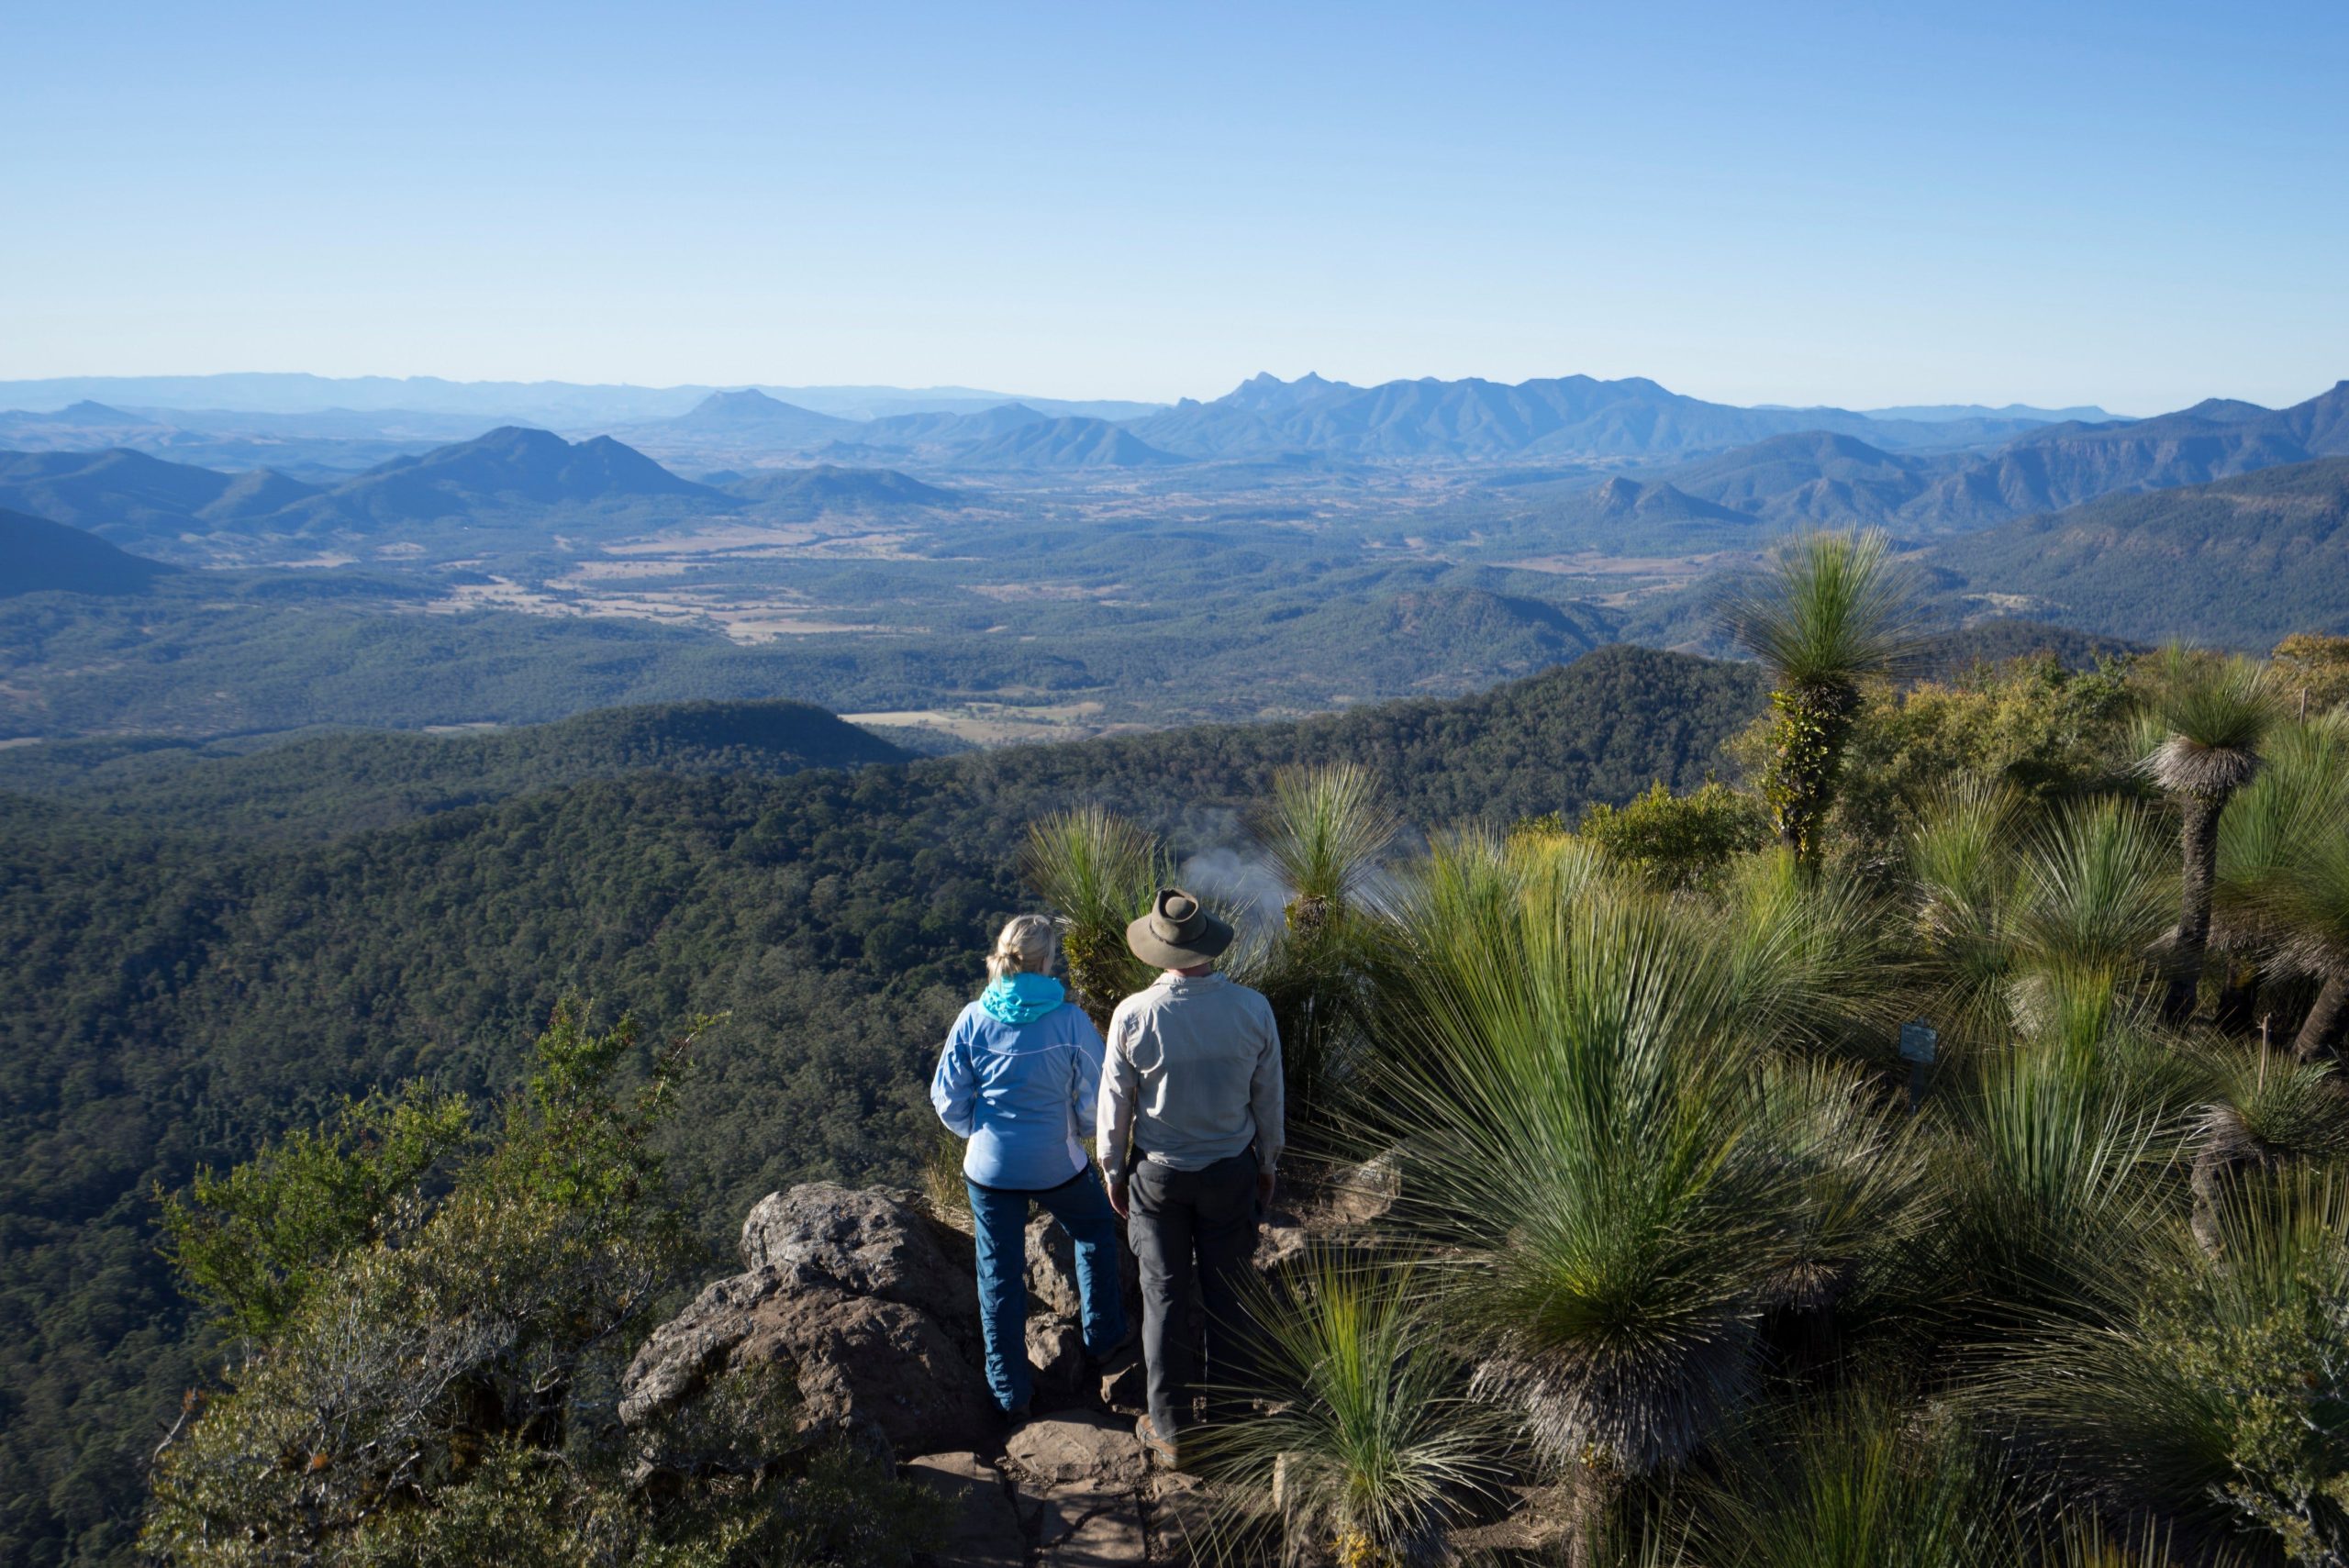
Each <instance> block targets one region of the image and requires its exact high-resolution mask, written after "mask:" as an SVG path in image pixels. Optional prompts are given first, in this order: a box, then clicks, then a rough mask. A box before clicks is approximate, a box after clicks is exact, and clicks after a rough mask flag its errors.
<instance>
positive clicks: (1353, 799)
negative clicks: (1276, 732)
mask: <svg viewBox="0 0 2349 1568" xmlns="http://www.w3.org/2000/svg"><path fill="white" fill-rule="evenodd" d="M1401 831H1402V820H1401V818H1399V817H1397V816H1396V815H1395V812H1394V810H1393V808H1392V807H1391V806H1388V805H1387V804H1386V798H1385V791H1384V789H1383V787H1382V786H1381V785H1380V784H1379V781H1378V775H1377V774H1375V773H1373V772H1371V770H1370V769H1368V768H1365V767H1362V766H1360V765H1358V764H1356V763H1353V762H1341V763H1337V764H1335V765H1333V766H1330V767H1325V768H1284V769H1282V770H1281V771H1280V772H1279V773H1275V775H1274V777H1273V799H1272V803H1271V805H1270V806H1269V808H1268V809H1267V810H1266V811H1265V812H1264V815H1263V816H1262V817H1260V818H1259V820H1258V821H1257V824H1256V840H1257V842H1258V844H1259V845H1260V846H1262V848H1263V850H1264V857H1265V859H1266V860H1267V861H1269V862H1271V863H1272V866H1273V869H1274V871H1275V873H1277V874H1278V875H1279V876H1280V878H1281V880H1282V882H1283V883H1284V884H1286V885H1287V887H1288V890H1289V905H1288V908H1287V910H1286V914H1287V917H1288V920H1289V923H1290V924H1291V925H1293V926H1294V925H1309V924H1311V923H1313V922H1314V921H1316V920H1318V919H1319V918H1322V917H1324V916H1325V915H1326V912H1327V911H1328V910H1330V908H1332V907H1335V906H1348V905H1357V904H1359V903H1360V902H1361V899H1362V897H1363V895H1364V893H1365V892H1367V891H1368V889H1369V887H1370V885H1371V883H1372V879H1373V878H1374V877H1375V875H1376V873H1377V871H1378V867H1379V862H1380V860H1381V858H1382V857H1383V856H1385V855H1386V851H1388V850H1389V849H1390V848H1392V847H1393V845H1394V842H1395V839H1396V836H1397V834H1398V833H1399V832H1401Z"/></svg>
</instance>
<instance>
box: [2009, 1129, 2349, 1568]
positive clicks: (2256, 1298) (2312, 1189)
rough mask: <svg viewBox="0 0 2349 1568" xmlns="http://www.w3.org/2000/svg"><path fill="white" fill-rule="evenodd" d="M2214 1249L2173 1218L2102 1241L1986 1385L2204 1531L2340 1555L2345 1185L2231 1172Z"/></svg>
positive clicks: (2030, 1424) (2088, 1466) (2053, 1440)
mask: <svg viewBox="0 0 2349 1568" xmlns="http://www.w3.org/2000/svg"><path fill="white" fill-rule="evenodd" d="M2218 1214H2219V1229H2220V1231H2221V1236H2222V1239H2223V1245H2222V1247H2221V1248H2220V1249H2219V1250H2218V1252H2219V1255H2218V1256H2217V1257H2215V1258H2214V1257H2213V1256H2212V1255H2211V1252H2210V1250H2209V1249H2207V1248H2206V1247H2205V1246H2204V1245H2203V1244H2202V1243H2201V1241H2200V1240H2199V1239H2197V1238H2196V1237H2194V1236H2193V1235H2192V1234H2191V1233H2190V1232H2189V1231H2188V1229H2187V1228H2186V1227H2185V1226H2183V1225H2176V1224H2173V1225H2171V1226H2168V1227H2166V1228H2164V1229H2161V1230H2159V1231H2157V1232H2154V1234H2152V1235H2151V1236H2149V1237H2139V1238H2132V1243H2133V1244H2132V1245H2122V1246H2117V1247H2115V1248H2114V1249H2113V1250H2112V1251H2111V1254H2110V1257H2109V1259H2108V1267H2107V1268H2106V1269H2105V1270H2104V1271H2103V1272H2102V1273H2100V1274H2099V1276H2098V1277H2097V1278H2096V1279H2095V1280H2094V1281H2092V1282H2089V1288H2088V1289H2086V1290H2084V1291H2083V1293H2082V1296H2081V1301H2082V1304H2083V1305H2082V1308H2081V1310H2080V1312H2079V1315H2078V1316H2077V1317H2076V1318H2075V1319H2074V1320H2072V1321H2069V1322H2056V1323H2051V1324H2050V1325H2048V1327H2047V1328H2046V1329H2045V1331H2044V1333H2043V1336H2042V1337H2040V1338H2039V1339H2038V1340H2036V1341H2035V1342H2032V1343H2030V1344H2027V1345H2024V1346H2022V1347H2020V1348H2019V1349H2018V1351H2017V1353H2016V1354H2015V1355H2014V1356H2013V1357H2012V1358H2011V1359H2010V1360H2009V1362H2006V1363H2005V1364H2004V1365H2003V1366H2002V1367H2001V1368H1999V1369H1998V1372H1997V1373H1996V1375H1995V1376H1994V1377H1993V1378H1992V1380H1991V1382H1990V1385H1989V1387H1990V1392H1991V1395H1992V1396H1993V1399H1994V1402H1995V1406H1996V1407H1997V1408H1998V1409H1999V1410H2001V1411H2003V1412H2007V1413H2010V1414H2011V1415H2012V1416H2014V1417H2016V1418H2021V1420H2022V1421H2023V1422H2024V1423H2025V1424H2026V1429H2029V1430H2032V1431H2034V1432H2037V1433H2040V1434H2043V1440H2044V1442H2045V1444H2046V1445H2047V1448H2048V1450H2049V1451H2050V1453H2051V1454H2052V1455H2053V1456H2054V1459H2055V1460H2056V1461H2057V1462H2060V1463H2062V1464H2065V1465H2066V1466H2071V1467H2076V1470H2077V1472H2078V1473H2082V1474H2086V1475H2093V1476H2096V1477H2098V1478H2099V1479H2100V1480H2101V1481H2102V1482H2103V1483H2104V1484H2105V1485H2108V1486H2110V1487H2112V1488H2114V1489H2115V1490H2116V1491H2117V1492H2119V1493H2120V1494H2121V1495H2124V1496H2129V1497H2131V1498H2132V1499H2134V1500H2136V1501H2137V1502H2138V1504H2139V1505H2140V1506H2142V1507H2148V1508H2151V1509H2153V1510H2154V1511H2156V1512H2157V1513H2159V1514H2161V1515H2163V1516H2165V1517H2167V1518H2171V1519H2174V1520H2176V1521H2177V1522H2178V1524H2179V1525H2180V1526H2181V1527H2182V1528H2185V1529H2194V1530H2199V1531H2205V1532H2208V1533H2209V1534H2210V1535H2211V1536H2213V1537H2219V1538H2224V1537H2226V1536H2231V1535H2233V1536H2239V1535H2241V1534H2242V1533H2243V1532H2246V1531H2249V1532H2254V1534H2255V1535H2257V1536H2262V1537H2265V1538H2266V1541H2267V1543H2268V1545H2269V1548H2270V1550H2275V1551H2280V1553H2281V1554H2282V1555H2283V1556H2286V1557H2288V1559H2289V1560H2291V1561H2292V1562H2304V1563H2338V1562H2343V1561H2344V1560H2349V1418H2344V1412H2349V1184H2345V1183H2344V1181H2343V1176H2342V1175H2341V1173H2339V1172H2338V1171H2337V1170H2332V1169H2326V1168H2321V1167H2300V1168H2298V1169H2296V1170H2294V1171H2292V1172H2290V1173H2287V1174H2285V1175H2283V1176H2281V1177H2276V1178H2267V1177H2257V1176H2254V1177H2248V1178H2246V1179H2244V1180H2243V1181H2241V1182H2240V1183H2236V1184H2231V1185H2230V1187H2229V1188H2228V1190H2227V1191H2226V1192H2225V1193H2223V1194H2222V1195H2221V1199H2220V1201H2219V1204H2218Z"/></svg>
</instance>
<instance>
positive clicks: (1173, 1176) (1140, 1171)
mask: <svg viewBox="0 0 2349 1568" xmlns="http://www.w3.org/2000/svg"><path fill="white" fill-rule="evenodd" d="M1129 1203H1130V1207H1131V1211H1132V1221H1131V1223H1130V1224H1129V1225H1128V1226H1127V1228H1126V1236H1127V1240H1130V1242H1131V1243H1132V1244H1133V1249H1134V1261H1135V1262H1138V1263H1140V1264H1141V1351H1142V1361H1143V1363H1144V1367H1145V1370H1146V1373H1147V1377H1148V1382H1149V1390H1150V1422H1151V1425H1152V1426H1153V1427H1156V1428H1157V1429H1158V1430H1159V1433H1160V1435H1162V1436H1163V1437H1167V1438H1173V1437H1175V1436H1176V1435H1177V1434H1178V1433H1180V1432H1181V1431H1182V1429H1184V1428H1185V1427H1187V1426H1189V1425H1190V1424H1191V1395H1192V1391H1193V1389H1194V1387H1195V1386H1196V1385H1197V1382H1198V1381H1199V1379H1198V1377H1197V1370H1196V1369H1195V1367H1194V1366H1193V1364H1192V1363H1193V1361H1194V1357H1193V1355H1192V1350H1191V1307H1192V1304H1193V1302H1194V1301H1195V1300H1196V1301H1197V1304H1198V1306H1199V1307H1202V1308H1204V1309H1205V1311H1206V1315H1207V1351H1208V1364H1207V1373H1206V1378H1205V1382H1206V1384H1207V1385H1208V1388H1209V1389H1210V1390H1211V1391H1212V1394H1213V1396H1215V1397H1214V1398H1212V1399H1211V1400H1210V1403H1217V1402H1220V1400H1222V1399H1227V1398H1229V1397H1230V1396H1229V1394H1228V1393H1226V1390H1228V1389H1230V1388H1233V1387H1239V1386H1244V1385H1245V1384H1246V1381H1247V1377H1248V1366H1249V1356H1248V1344H1247V1338H1248V1335H1247V1314H1246V1307H1245V1305H1244V1303H1243V1301H1242V1299H1241V1281H1242V1280H1243V1279H1245V1277H1246V1276H1247V1273H1248V1270H1249V1268H1250V1266H1251V1264H1250V1260H1251V1259H1252V1258H1253V1257H1254V1256H1255V1251H1256V1156H1255V1154H1254V1152H1253V1151H1250V1152H1248V1153H1245V1154H1235V1155H1233V1156H1232V1157H1231V1158H1230V1159H1229V1160H1219V1161H1217V1162H1215V1163H1214V1164H1212V1165H1209V1166H1208V1168H1207V1169H1206V1170H1204V1171H1176V1170H1173V1169H1170V1168H1169V1167H1167V1166H1164V1165H1161V1164H1158V1163H1156V1162H1153V1161H1149V1160H1139V1161H1136V1162H1135V1163H1134V1167H1133V1176H1132V1190H1131V1195H1130V1199H1129Z"/></svg>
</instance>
